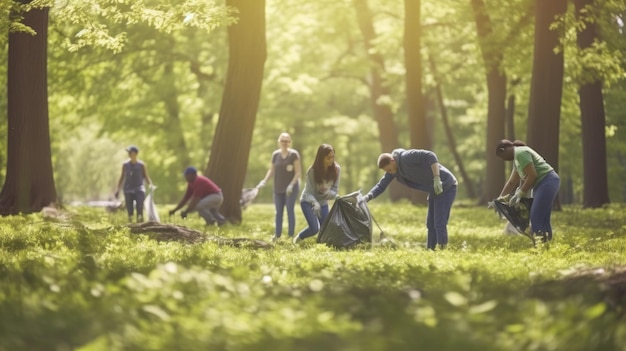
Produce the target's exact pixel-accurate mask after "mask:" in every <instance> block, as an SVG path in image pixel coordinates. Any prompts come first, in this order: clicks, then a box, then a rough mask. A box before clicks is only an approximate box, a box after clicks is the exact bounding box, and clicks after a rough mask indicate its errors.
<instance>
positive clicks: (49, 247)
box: [0, 203, 626, 351]
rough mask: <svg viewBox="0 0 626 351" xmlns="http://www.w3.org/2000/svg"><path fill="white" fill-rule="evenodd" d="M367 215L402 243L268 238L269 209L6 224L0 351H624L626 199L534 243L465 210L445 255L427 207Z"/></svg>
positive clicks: (0, 254)
mask: <svg viewBox="0 0 626 351" xmlns="http://www.w3.org/2000/svg"><path fill="white" fill-rule="evenodd" d="M370 208H371V210H372V213H373V215H374V216H375V217H376V219H377V221H378V222H379V223H380V225H381V226H382V228H383V229H384V231H385V234H386V236H387V237H388V238H390V239H391V240H392V241H393V243H394V245H390V244H389V242H387V243H386V244H380V243H375V244H374V245H372V246H371V247H358V248H355V249H352V250H335V249H332V248H329V247H326V246H324V245H319V244H316V243H315V240H314V239H313V238H311V239H307V240H304V241H303V242H302V243H300V244H299V245H294V244H292V243H291V241H290V240H289V239H288V238H286V237H285V238H283V239H282V240H281V241H279V242H277V243H271V242H270V238H271V236H272V234H273V232H274V229H273V223H274V209H273V206H271V205H266V204H254V205H252V206H251V207H250V208H248V209H247V210H246V211H245V212H244V222H243V224H242V225H240V226H232V225H226V226H224V227H210V228H208V227H205V226H204V225H203V223H202V221H201V219H200V218H199V217H197V215H195V214H193V215H191V216H190V217H189V218H188V219H186V220H183V219H180V218H179V217H175V218H168V217H167V216H165V213H166V212H167V211H166V208H165V207H164V206H163V207H161V208H160V210H161V215H162V217H161V218H162V220H163V222H168V224H171V225H175V226H177V227H176V228H180V227H185V228H188V229H184V228H183V229H182V232H180V235H179V234H171V233H169V234H164V233H163V232H162V233H160V234H159V230H161V229H158V228H152V229H151V230H147V231H143V233H139V231H141V230H139V231H138V230H137V228H136V227H135V228H133V227H129V226H127V225H126V223H125V222H124V221H125V218H126V216H125V214H124V213H116V214H108V213H106V212H104V210H101V209H90V208H69V209H68V211H69V214H68V215H67V216H62V217H61V218H57V219H44V218H43V217H42V215H41V214H35V215H29V216H15V217H5V218H0V351H4V350H83V351H84V350H207V349H209V350H325V351H332V350H355V351H356V350H415V349H418V348H419V349H425V350H480V351H487V350H626V207H625V206H624V205H611V206H609V207H607V208H604V209H599V210H583V209H580V208H578V207H566V208H565V209H564V210H563V211H561V212H557V213H554V215H553V226H554V236H555V238H554V241H553V242H552V243H549V244H541V245H538V247H536V248H533V246H532V244H531V242H530V240H529V239H528V238H526V237H524V236H521V235H505V234H503V228H504V224H505V223H504V222H502V221H501V220H500V219H499V218H498V217H497V216H496V215H495V213H494V212H493V211H492V210H488V209H486V208H479V207H471V206H467V207H466V206H456V207H455V208H453V212H452V218H451V220H450V225H449V232H450V244H449V246H448V248H447V249H446V250H444V251H435V252H432V251H427V250H425V248H424V242H425V236H426V233H425V231H426V230H425V226H424V222H425V215H426V209H425V208H423V207H414V206H411V205H408V204H399V205H394V204H384V203H373V204H371V206H370ZM297 212H298V218H297V223H298V226H297V227H298V229H301V228H302V226H303V224H304V223H305V222H304V220H303V218H302V216H301V214H300V213H299V212H300V211H297ZM144 227H150V226H149V225H144ZM177 230H178V229H177ZM198 233H200V234H198ZM378 234H379V231H378V229H376V228H375V230H374V236H375V238H377V237H378ZM203 235H205V236H203ZM190 238H191V239H190ZM155 239H156V240H155ZM192 239H193V240H192Z"/></svg>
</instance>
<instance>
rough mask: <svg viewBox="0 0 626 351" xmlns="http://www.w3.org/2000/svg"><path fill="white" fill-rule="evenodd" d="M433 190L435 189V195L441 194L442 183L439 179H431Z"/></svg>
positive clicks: (436, 177) (435, 177)
mask: <svg viewBox="0 0 626 351" xmlns="http://www.w3.org/2000/svg"><path fill="white" fill-rule="evenodd" d="M433 188H434V189H435V195H439V194H441V193H443V183H442V182H441V177H439V176H434V177H433Z"/></svg>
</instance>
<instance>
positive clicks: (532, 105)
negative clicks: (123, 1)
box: [527, 0, 567, 209]
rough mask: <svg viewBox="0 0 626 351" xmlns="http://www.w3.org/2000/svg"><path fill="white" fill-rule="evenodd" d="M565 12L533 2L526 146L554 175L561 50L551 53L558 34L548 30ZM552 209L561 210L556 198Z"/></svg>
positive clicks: (562, 0)
mask: <svg viewBox="0 0 626 351" xmlns="http://www.w3.org/2000/svg"><path fill="white" fill-rule="evenodd" d="M566 10H567V0H550V1H543V0H536V2H535V47H534V54H533V71H532V78H531V83H530V102H529V106H528V126H527V128H528V130H527V136H528V137H527V143H528V145H530V146H531V147H532V148H533V149H535V150H536V151H537V152H538V153H539V154H540V155H541V156H543V158H545V159H546V161H548V163H549V164H550V165H551V166H552V167H554V169H555V170H556V171H557V172H558V169H559V129H560V119H561V97H562V93H563V69H564V68H563V50H559V51H558V53H555V52H554V49H555V48H556V47H558V46H559V33H558V32H557V31H555V30H551V29H550V26H551V25H552V24H553V23H554V21H555V19H556V16H560V15H563V14H565V11H566ZM555 209H560V203H559V200H558V197H557V199H556V200H555Z"/></svg>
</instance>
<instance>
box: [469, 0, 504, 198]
mask: <svg viewBox="0 0 626 351" xmlns="http://www.w3.org/2000/svg"><path fill="white" fill-rule="evenodd" d="M471 4H472V10H473V12H474V19H475V22H476V32H477V33H478V40H479V43H480V48H481V52H482V56H483V61H484V63H485V71H486V77H487V93H488V98H487V100H488V107H487V141H486V144H485V145H486V147H485V150H486V155H487V172H486V177H485V184H484V186H483V194H482V197H481V199H480V202H481V203H483V204H486V203H487V202H488V201H491V200H493V199H495V198H497V197H498V195H499V194H500V191H501V190H502V187H504V181H505V176H504V164H503V162H502V160H500V159H499V158H498V157H497V156H496V153H495V144H496V143H497V142H498V140H500V139H502V138H503V137H504V120H505V115H506V75H505V74H504V68H503V67H502V61H503V57H504V54H503V52H502V46H501V45H496V44H497V43H495V42H494V38H493V34H494V33H493V27H492V22H491V18H490V17H489V14H488V13H487V7H486V5H485V2H484V1H483V0H471Z"/></svg>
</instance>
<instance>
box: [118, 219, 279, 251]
mask: <svg viewBox="0 0 626 351" xmlns="http://www.w3.org/2000/svg"><path fill="white" fill-rule="evenodd" d="M128 227H129V228H130V232H131V233H134V234H146V235H148V236H149V237H150V238H152V239H154V240H156V241H177V242H182V243H187V244H199V243H203V242H207V241H211V242H214V243H216V244H218V245H223V246H233V247H250V248H253V249H269V248H272V247H273V246H272V244H270V243H268V242H265V241H263V240H256V239H250V238H224V237H220V236H217V235H209V234H206V233H203V232H201V231H199V230H195V229H191V228H187V227H183V226H178V225H173V224H163V223H157V222H144V223H137V224H129V225H128Z"/></svg>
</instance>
